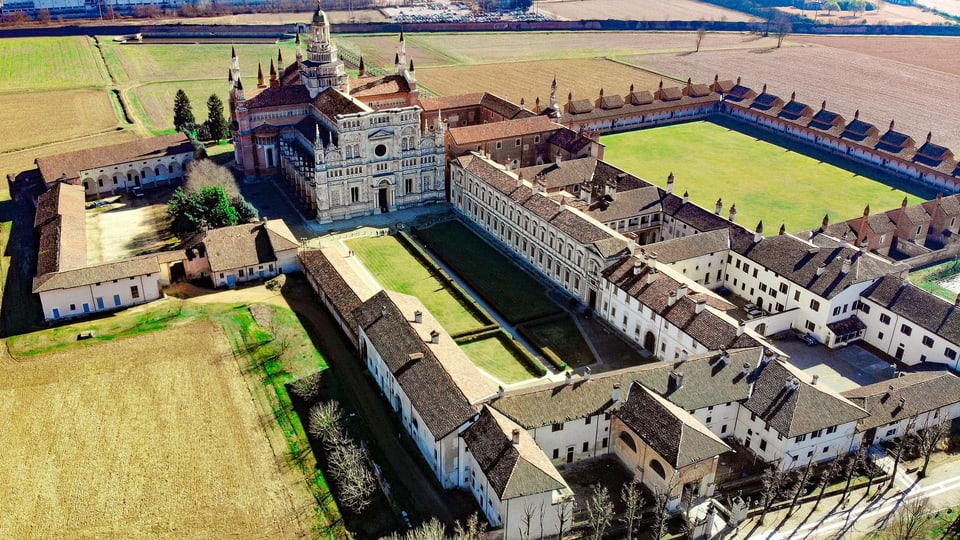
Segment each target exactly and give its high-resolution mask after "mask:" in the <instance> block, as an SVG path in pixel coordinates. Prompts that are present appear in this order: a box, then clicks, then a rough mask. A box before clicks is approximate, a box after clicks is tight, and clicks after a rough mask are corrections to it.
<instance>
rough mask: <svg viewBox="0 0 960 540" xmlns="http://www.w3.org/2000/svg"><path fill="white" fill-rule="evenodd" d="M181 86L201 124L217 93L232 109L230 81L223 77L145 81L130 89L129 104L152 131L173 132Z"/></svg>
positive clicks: (159, 132)
mask: <svg viewBox="0 0 960 540" xmlns="http://www.w3.org/2000/svg"><path fill="white" fill-rule="evenodd" d="M254 80H256V79H254ZM179 89H183V91H184V92H186V93H187V97H188V98H190V104H191V106H192V108H193V115H194V117H196V120H197V124H201V123H203V122H205V121H206V120H207V99H209V98H210V95H211V94H217V96H218V97H219V98H220V101H222V102H223V104H224V115H229V114H230V111H229V110H226V107H227V100H228V98H229V94H228V92H227V83H226V81H225V80H221V79H217V80H206V81H200V80H198V81H180V82H159V83H149V84H144V85H141V86H137V87H135V88H131V89H130V90H129V91H128V94H127V95H128V96H130V98H131V99H130V100H129V101H128V103H131V105H132V107H133V110H134V114H136V115H137V117H139V118H140V119H141V120H142V121H143V122H144V124H145V125H146V126H147V128H148V129H150V131H152V132H154V133H158V134H163V133H173V132H174V129H173V98H174V96H176V95H177V90H179ZM250 97H252V95H251V96H250Z"/></svg>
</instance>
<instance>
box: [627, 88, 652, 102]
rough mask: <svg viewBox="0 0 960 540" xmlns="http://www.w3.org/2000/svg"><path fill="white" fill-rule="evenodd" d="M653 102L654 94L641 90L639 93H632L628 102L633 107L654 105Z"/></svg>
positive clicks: (628, 97)
mask: <svg viewBox="0 0 960 540" xmlns="http://www.w3.org/2000/svg"><path fill="white" fill-rule="evenodd" d="M653 100H654V97H653V92H651V91H649V90H640V91H639V92H631V93H630V94H629V95H628V96H627V100H626V101H627V103H629V104H631V105H649V104H651V103H653Z"/></svg>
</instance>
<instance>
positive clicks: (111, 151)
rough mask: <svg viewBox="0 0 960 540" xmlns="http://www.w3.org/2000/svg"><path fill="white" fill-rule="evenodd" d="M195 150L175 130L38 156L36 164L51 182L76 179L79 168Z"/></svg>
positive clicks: (97, 166) (173, 154) (78, 176)
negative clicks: (135, 139)
mask: <svg viewBox="0 0 960 540" xmlns="http://www.w3.org/2000/svg"><path fill="white" fill-rule="evenodd" d="M193 151H194V149H193V143H191V142H190V139H189V138H188V137H187V136H186V135H184V134H183V133H176V134H173V135H164V136H162V137H149V138H146V139H140V140H138V141H131V142H126V143H120V144H112V145H109V146H100V147H97V148H89V149H87V150H77V151H74V152H65V153H63V154H56V155H53V156H45V157H39V158H37V167H38V168H39V169H40V175H41V176H43V180H44V181H45V182H48V183H49V182H53V181H55V180H57V179H58V178H61V175H62V176H63V177H64V179H65V180H75V179H78V178H80V171H86V170H89V169H97V168H101V167H106V166H107V165H115V164H118V163H128V162H131V161H143V160H147V159H155V158H159V157H164V156H175V155H179V154H193Z"/></svg>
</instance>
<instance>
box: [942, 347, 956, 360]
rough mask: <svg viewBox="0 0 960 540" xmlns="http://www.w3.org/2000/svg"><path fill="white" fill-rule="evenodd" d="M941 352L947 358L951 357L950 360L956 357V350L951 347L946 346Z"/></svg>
mask: <svg viewBox="0 0 960 540" xmlns="http://www.w3.org/2000/svg"><path fill="white" fill-rule="evenodd" d="M943 354H944V355H945V356H946V357H947V358H949V359H951V360H956V359H957V351H955V350H953V349H951V348H950V347H947V348H946V349H945V350H944V351H943Z"/></svg>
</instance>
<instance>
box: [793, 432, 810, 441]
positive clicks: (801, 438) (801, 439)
mask: <svg viewBox="0 0 960 540" xmlns="http://www.w3.org/2000/svg"><path fill="white" fill-rule="evenodd" d="M805 440H807V435H806V434H803V435H800V436H799V437H797V438H795V439H793V442H798V443H800V442H803V441H805Z"/></svg>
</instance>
